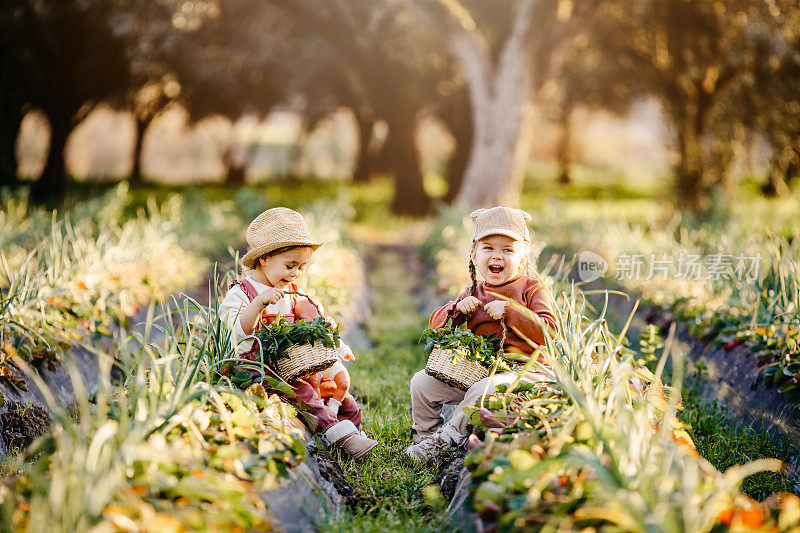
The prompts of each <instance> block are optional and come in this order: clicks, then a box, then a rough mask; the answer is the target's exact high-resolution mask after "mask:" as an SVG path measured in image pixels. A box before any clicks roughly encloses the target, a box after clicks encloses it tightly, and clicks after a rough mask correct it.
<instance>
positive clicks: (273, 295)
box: [258, 287, 283, 307]
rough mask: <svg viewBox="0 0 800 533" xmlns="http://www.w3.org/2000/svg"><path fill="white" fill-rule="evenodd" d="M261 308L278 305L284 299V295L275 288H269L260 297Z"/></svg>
mask: <svg viewBox="0 0 800 533" xmlns="http://www.w3.org/2000/svg"><path fill="white" fill-rule="evenodd" d="M258 298H259V302H260V303H261V306H262V307H264V306H267V305H270V304H276V303H278V302H279V301H280V300H281V298H283V293H282V292H281V291H279V290H278V289H276V288H274V287H267V289H266V290H265V291H264V292H262V293H261V294H259V295H258Z"/></svg>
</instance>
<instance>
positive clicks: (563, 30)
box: [415, 0, 593, 207]
mask: <svg viewBox="0 0 800 533" xmlns="http://www.w3.org/2000/svg"><path fill="white" fill-rule="evenodd" d="M592 3H593V2H591V1H589V0H585V1H583V2H575V3H573V2H570V1H566V0H561V1H559V2H541V1H537V0H513V1H511V2H509V3H503V4H502V5H503V7H505V6H509V5H510V8H511V9H510V10H504V9H503V8H502V7H501V6H499V5H497V4H496V3H492V5H487V3H475V4H474V5H471V6H470V7H471V9H468V8H467V7H466V6H467V5H466V4H465V3H463V2H462V3H459V2H458V1H457V0H416V1H415V5H416V6H417V7H418V8H419V10H420V11H421V12H422V13H423V14H424V16H425V17H426V18H427V20H428V21H430V22H431V23H433V25H435V27H436V28H437V30H441V31H443V33H444V36H445V40H446V41H447V44H448V46H449V48H450V51H451V53H452V54H453V56H454V57H456V58H457V60H458V63H459V66H460V67H461V72H462V74H463V76H464V77H465V78H466V83H467V87H468V89H469V94H470V104H471V108H472V123H473V142H472V150H471V152H470V158H469V162H468V164H467V169H466V172H465V175H464V183H463V186H462V188H461V191H460V193H459V195H458V197H457V200H458V201H461V202H463V203H465V204H467V205H468V206H472V207H477V206H482V205H491V204H512V205H513V204H516V203H517V202H518V201H519V195H520V192H521V190H522V179H523V176H524V172H525V164H526V162H527V157H528V154H529V151H530V150H529V149H530V142H531V140H532V139H531V133H532V132H531V128H530V125H529V121H530V119H531V118H532V115H531V113H532V108H531V105H530V99H531V95H532V92H533V90H534V88H536V87H538V86H539V85H541V84H542V83H543V82H544V80H545V73H546V72H547V70H548V67H549V64H550V60H551V58H552V57H554V56H555V55H556V52H557V48H558V46H559V44H560V43H561V42H562V41H563V40H564V39H566V38H567V37H568V36H569V35H570V34H571V32H572V31H573V30H574V29H575V27H577V26H578V25H579V23H580V22H581V21H583V20H584V19H585V18H586V16H587V13H588V9H589V8H590V5H591V4H592ZM509 11H510V12H509ZM503 14H506V15H507V16H508V15H510V17H507V18H505V19H503ZM476 15H482V17H478V16H476ZM497 17H501V20H498V19H497ZM498 26H500V27H503V28H504V29H507V31H491V30H492V29H496V28H497V27H498ZM492 36H493V37H494V39H492V38H491V37H492ZM502 36H505V38H503V37H502Z"/></svg>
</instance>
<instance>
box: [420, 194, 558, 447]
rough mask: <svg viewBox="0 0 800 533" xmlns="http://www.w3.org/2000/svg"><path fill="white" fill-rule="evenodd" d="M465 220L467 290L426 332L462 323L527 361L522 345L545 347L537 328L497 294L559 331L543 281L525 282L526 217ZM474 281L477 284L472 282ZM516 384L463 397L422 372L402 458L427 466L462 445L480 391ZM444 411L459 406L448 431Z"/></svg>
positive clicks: (492, 214) (483, 214)
mask: <svg viewBox="0 0 800 533" xmlns="http://www.w3.org/2000/svg"><path fill="white" fill-rule="evenodd" d="M470 217H471V218H473V219H474V221H475V226H474V229H473V232H472V250H471V251H470V263H469V272H470V277H471V278H472V284H471V286H469V287H467V288H466V289H464V290H463V291H462V292H461V294H459V295H458V296H457V297H456V299H455V300H452V301H450V302H448V303H447V304H446V305H443V306H442V307H439V308H437V309H435V310H434V311H433V313H432V314H431V318H430V326H431V328H434V329H439V328H441V327H443V326H444V325H445V324H446V323H447V321H448V319H449V318H452V321H453V324H454V325H459V324H463V323H466V324H467V327H468V328H469V329H470V330H471V331H472V332H473V333H475V334H477V335H483V336H485V337H494V338H498V339H499V338H502V339H503V347H502V348H503V350H504V351H505V352H516V353H522V354H527V355H530V354H531V353H533V350H534V347H533V346H531V345H530V344H529V343H528V342H527V341H525V338H528V339H531V340H532V341H533V342H535V343H538V344H544V334H545V333H544V331H542V327H541V326H539V325H538V324H537V323H536V322H535V321H534V320H532V319H531V318H530V317H529V316H526V315H525V314H524V313H521V312H519V311H518V310H516V309H513V308H512V307H510V306H508V305H507V304H508V302H507V301H506V300H504V299H502V298H500V297H498V296H496V294H500V295H502V296H505V297H507V298H510V299H511V300H513V301H515V302H517V303H519V304H521V305H522V306H524V307H526V308H528V309H530V310H531V311H533V312H534V313H536V314H537V315H538V316H539V318H540V319H541V321H542V322H543V323H544V324H546V325H547V326H549V327H551V328H553V329H556V330H557V325H556V319H555V315H554V314H553V308H552V303H551V301H550V297H549V296H548V294H547V290H546V289H545V288H544V285H543V283H542V281H541V279H540V278H539V277H538V276H529V275H527V269H528V261H529V259H528V258H529V256H530V247H531V240H530V234H529V233H528V226H527V222H528V221H529V220H530V219H531V216H530V215H529V214H528V213H526V212H525V211H521V210H519V209H512V208H510V207H502V206H498V207H493V208H491V209H478V210H476V211H473V212H472V214H471V215H470ZM476 274H480V276H481V278H483V279H482V280H481V281H478V279H477V275H476ZM501 321H502V323H501ZM503 323H504V325H505V328H503ZM504 330H505V336H503V333H504ZM516 377H517V374H516V373H515V372H502V373H499V374H495V375H494V376H492V377H489V378H485V379H482V380H480V381H478V382H477V383H475V384H474V385H472V386H471V387H470V388H469V389H468V390H467V391H466V392H465V391H462V390H460V389H458V388H455V387H451V386H450V385H447V384H445V383H444V382H442V381H439V380H438V379H436V378H434V377H431V376H429V375H428V374H426V373H425V371H424V370H423V371H420V372H417V373H416V374H415V375H414V377H413V378H412V379H411V419H412V420H413V423H414V425H413V433H414V438H413V440H414V441H415V443H414V444H412V445H411V446H409V447H408V448H406V451H405V453H406V455H407V456H408V457H410V458H411V459H412V460H414V461H425V460H427V459H429V458H430V457H432V456H434V455H435V454H437V453H438V452H439V451H441V450H442V449H443V448H446V447H448V446H458V445H460V444H461V443H462V442H463V441H464V440H465V439H466V438H467V426H468V423H469V421H468V419H467V417H466V415H465V414H464V412H463V410H464V408H465V407H469V406H473V405H475V404H476V402H477V401H478V400H479V398H480V397H481V395H482V394H483V393H484V391H486V390H488V391H489V392H492V391H493V390H494V388H495V387H496V386H497V385H499V384H501V383H505V384H510V383H512V382H513V381H514V380H515V379H516ZM487 384H488V387H487ZM444 404H458V407H457V408H456V411H455V414H454V415H453V417H452V418H451V419H450V421H448V422H447V423H446V424H443V422H444V421H443V419H442V416H441V414H442V407H443V405H444Z"/></svg>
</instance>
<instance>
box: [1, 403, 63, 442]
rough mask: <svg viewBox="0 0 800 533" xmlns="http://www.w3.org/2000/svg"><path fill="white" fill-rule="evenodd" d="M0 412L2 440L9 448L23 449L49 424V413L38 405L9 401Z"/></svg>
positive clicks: (45, 429)
mask: <svg viewBox="0 0 800 533" xmlns="http://www.w3.org/2000/svg"><path fill="white" fill-rule="evenodd" d="M6 405H7V410H6V412H5V413H2V414H0V422H2V424H1V427H2V428H3V441H4V442H5V444H6V447H7V448H9V449H17V450H23V449H25V448H26V447H27V446H28V445H29V444H30V443H31V442H33V441H34V440H35V439H36V438H37V437H39V436H40V435H42V434H43V433H44V432H45V431H47V428H48V427H49V426H50V420H51V419H50V415H49V414H48V412H47V411H45V410H44V409H43V408H42V407H39V406H38V405H35V404H32V405H25V404H23V403H20V402H16V401H9V402H8V403H7V404H6Z"/></svg>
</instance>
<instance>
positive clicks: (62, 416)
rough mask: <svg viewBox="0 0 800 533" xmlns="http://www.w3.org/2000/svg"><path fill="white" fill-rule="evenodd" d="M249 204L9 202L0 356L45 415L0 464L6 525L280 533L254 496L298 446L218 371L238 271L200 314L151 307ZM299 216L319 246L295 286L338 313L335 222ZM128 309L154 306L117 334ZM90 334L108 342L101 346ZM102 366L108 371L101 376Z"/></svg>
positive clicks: (276, 411)
mask: <svg viewBox="0 0 800 533" xmlns="http://www.w3.org/2000/svg"><path fill="white" fill-rule="evenodd" d="M250 202H251V203H250V204H248V205H242V203H241V202H238V203H237V202H230V201H223V202H216V203H208V202H206V201H205V199H204V198H202V197H198V198H194V199H193V198H191V197H190V198H188V199H183V200H181V199H179V198H178V197H177V196H176V197H173V198H172V199H170V200H168V201H167V202H165V203H163V204H162V205H160V206H156V205H155V204H152V205H150V207H149V208H148V209H147V210H146V211H143V212H142V211H140V212H138V213H133V214H132V215H131V214H129V213H127V212H126V211H127V207H129V205H130V204H129V199H128V197H127V196H126V191H125V190H124V189H118V190H116V191H115V192H112V193H110V194H109V195H107V196H106V197H103V198H99V199H97V200H93V201H89V202H85V203H81V204H78V205H77V206H76V207H75V208H74V209H72V210H71V211H70V213H69V214H68V215H63V216H60V215H58V214H54V215H51V216H50V217H49V218H48V217H45V216H44V215H43V214H42V212H40V211H37V210H32V209H30V208H28V207H27V206H24V204H19V203H17V204H15V203H14V202H13V201H7V204H8V205H10V206H12V209H8V210H7V211H6V213H7V215H5V216H6V218H4V219H3V220H2V222H3V224H2V225H0V227H2V228H3V233H2V235H3V239H4V240H3V247H2V250H3V255H4V257H5V261H4V263H3V265H4V266H3V275H4V277H3V278H2V279H4V280H6V281H5V284H4V285H2V286H1V288H2V290H3V302H4V305H5V311H4V312H5V314H4V315H3V322H2V327H3V328H4V330H3V335H4V340H5V341H6V342H7V343H8V344H10V345H11V346H12V347H13V348H11V349H9V348H8V347H4V348H3V352H4V357H5V359H4V362H5V363H6V365H9V366H11V368H12V372H14V374H12V375H13V376H17V375H20V376H21V375H24V376H25V377H26V380H25V382H27V383H32V384H33V385H34V386H35V387H36V388H37V389H38V390H39V391H40V393H41V395H42V397H43V398H44V400H45V402H46V404H47V405H46V407H47V410H48V411H49V412H50V415H51V416H52V417H53V420H54V423H53V424H52V425H51V428H50V432H49V433H48V434H46V435H45V436H43V437H42V438H40V439H38V440H37V441H36V442H35V443H34V444H33V445H32V446H31V447H29V448H28V449H26V450H25V451H24V452H23V453H21V454H19V455H18V456H16V457H12V458H10V459H7V461H6V463H5V465H4V467H3V468H4V474H5V478H4V480H3V483H2V485H1V486H0V509H2V516H3V519H2V520H0V522H2V523H3V524H7V525H8V526H9V527H8V529H11V530H26V531H41V530H44V529H47V530H51V531H87V530H92V531H116V530H120V529H122V530H158V531H183V530H187V529H200V530H212V531H215V530H216V531H233V530H250V529H267V530H268V529H274V528H277V527H279V526H278V520H277V519H276V517H275V516H274V515H273V512H272V511H271V509H270V508H269V507H268V505H267V504H266V503H265V501H269V497H268V496H267V495H266V494H268V493H267V492H266V491H270V490H273V489H277V488H278V487H282V486H285V482H286V481H285V480H286V479H288V478H290V477H293V476H295V474H294V470H296V468H295V467H297V466H298V465H300V464H301V463H302V462H303V461H304V460H305V459H306V454H307V452H306V445H305V443H304V442H303V439H304V434H303V429H302V424H301V423H300V422H299V421H298V419H297V416H296V415H297V413H295V412H294V410H293V409H292V408H291V407H289V406H288V405H287V404H286V403H283V402H281V401H280V400H279V399H278V398H277V396H270V395H268V394H266V393H265V390H264V388H263V387H262V386H261V385H259V384H255V385H252V386H249V387H248V388H247V389H246V390H241V388H240V387H237V386H236V385H235V384H234V382H233V381H232V380H233V379H235V374H234V375H231V373H230V372H226V371H225V370H226V368H227V367H229V366H230V365H231V364H232V362H233V359H234V358H235V352H234V350H233V347H232V344H231V341H230V332H228V331H227V330H226V328H225V327H224V325H222V323H221V321H220V320H219V319H218V317H217V305H218V303H219V300H220V298H221V296H222V295H223V294H224V291H225V290H226V289H227V283H228V282H229V281H230V279H232V278H233V276H234V275H235V273H236V270H234V271H229V272H222V273H221V274H220V275H219V276H217V277H215V279H214V280H213V281H212V283H211V285H210V286H209V287H205V288H201V289H200V290H199V291H191V292H199V293H203V292H205V293H207V294H208V297H209V302H208V305H205V304H204V303H201V302H199V301H197V300H195V299H192V298H191V297H180V298H175V299H172V300H170V301H166V300H164V301H162V303H160V304H158V305H155V306H153V304H154V303H155V302H156V300H159V299H162V298H164V297H165V296H166V295H168V294H170V293H174V292H176V291H177V290H178V289H179V288H186V287H189V286H192V285H196V284H197V283H198V282H199V281H200V279H201V278H202V274H203V272H204V271H205V270H206V267H207V265H208V264H209V263H210V258H211V257H212V256H213V255H214V254H219V253H220V251H221V250H222V249H224V247H226V246H229V245H230V244H232V243H237V242H238V241H239V239H240V238H241V235H242V234H243V233H244V227H245V225H246V222H247V216H250V214H252V212H253V211H259V210H260V209H261V208H262V207H263V206H253V205H252V204H253V202H252V201H250ZM261 202H263V200H261ZM248 211H250V213H249V214H247V216H244V215H245V214H246V213H248ZM26 212H27V213H28V214H27V215H26ZM304 215H305V216H306V219H307V220H308V221H309V226H310V227H311V231H312V232H314V234H315V235H319V237H320V238H322V239H323V240H325V241H327V242H326V246H323V247H322V248H321V249H320V251H319V253H318V254H315V262H314V265H313V266H312V267H311V269H310V272H309V275H308V280H309V283H308V287H307V288H306V289H305V290H307V291H308V292H309V293H310V294H312V295H313V296H314V297H316V298H319V299H320V300H322V301H323V302H325V303H326V304H327V312H328V314H330V313H334V314H336V312H337V311H341V312H345V311H347V312H351V311H350V310H348V309H346V306H345V305H344V304H345V302H348V301H350V300H352V297H353V295H354V293H355V292H356V291H357V290H359V287H358V286H357V281H358V280H359V276H358V272H360V271H362V270H360V269H361V268H362V267H361V265H360V263H359V258H358V256H357V255H356V254H355V253H354V252H353V251H352V250H351V249H350V248H349V247H347V246H346V245H344V244H343V243H342V242H341V240H340V238H339V233H340V231H341V230H342V224H343V222H342V220H341V217H338V216H337V215H335V213H334V211H333V210H332V209H331V208H330V207H329V206H328V207H326V206H316V207H315V208H314V209H313V210H312V211H310V212H308V213H304ZM15 229H16V231H15ZM42 236H45V237H48V238H47V239H46V240H45V241H44V243H38V244H37V241H38V240H39V239H41V238H42ZM123 270H124V271H123ZM362 277H363V276H362ZM81 282H82V283H81ZM81 306H83V307H81ZM141 306H150V308H151V312H150V313H148V314H146V316H147V318H146V323H145V324H140V325H138V326H137V327H136V328H134V333H133V334H131V335H127V334H126V333H125V328H124V326H126V325H127V323H128V321H129V319H130V317H131V316H132V315H134V314H135V313H136V307H141ZM140 315H142V313H140ZM120 326H123V328H122V329H118V327H120ZM75 330H78V331H79V332H80V334H79V335H75V334H74V333H73V332H74V331H75ZM101 338H102V339H104V340H105V341H106V342H105V343H103V346H107V345H108V344H109V343H108V340H109V339H113V341H114V342H113V344H114V346H113V348H112V349H110V350H106V349H103V348H100V346H101V345H100V344H99V343H98V342H97V341H98V340H100V339H101ZM75 343H80V344H81V345H83V346H84V347H85V348H86V349H87V350H89V351H91V352H92V353H93V354H94V356H96V358H97V364H98V365H99V367H100V372H99V384H98V385H97V390H96V391H94V390H87V389H89V388H90V385H87V384H86V383H85V382H84V379H83V377H82V376H81V369H79V368H78V366H77V365H76V364H75V362H74V360H73V359H72V358H71V357H68V355H67V353H66V352H65V351H64V349H65V348H66V347H68V346H70V345H73V344H75ZM44 354H46V356H45V355H44ZM42 359H45V360H47V361H49V362H50V363H51V364H53V365H57V366H63V368H64V369H65V370H66V373H67V374H68V375H69V378H70V380H71V382H72V383H71V387H72V389H73V390H74V392H75V394H74V396H75V400H76V403H75V404H74V405H70V406H66V407H65V406H64V405H63V402H60V401H58V399H57V398H56V397H55V396H54V394H53V393H52V392H50V391H48V388H47V385H46V384H45V382H44V381H43V379H42V377H41V374H40V372H39V371H38V370H37V368H36V367H37V366H39V365H38V364H37V363H38V361H39V360H42ZM31 363H34V365H31ZM112 366H116V367H117V368H119V369H120V370H119V374H121V376H120V377H118V378H117V379H115V380H113V381H112V380H111V379H110V376H111V371H110V370H111V367H112ZM45 373H46V372H45ZM17 383H19V381H18V382H17ZM271 385H272V386H274V387H277V388H286V386H285V385H283V384H280V383H277V382H273V383H271ZM90 398H91V401H90ZM278 490H285V489H278Z"/></svg>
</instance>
